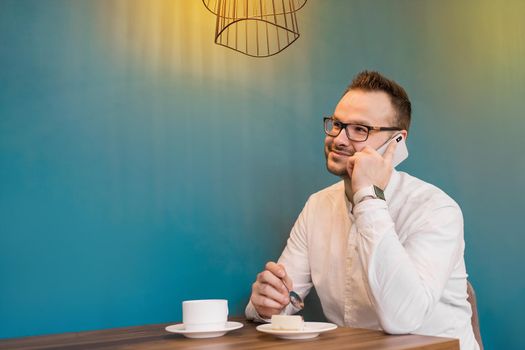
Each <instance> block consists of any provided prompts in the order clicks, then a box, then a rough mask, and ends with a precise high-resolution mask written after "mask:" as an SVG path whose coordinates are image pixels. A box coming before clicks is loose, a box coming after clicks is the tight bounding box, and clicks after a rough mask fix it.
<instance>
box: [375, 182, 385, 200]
mask: <svg viewBox="0 0 525 350" xmlns="http://www.w3.org/2000/svg"><path fill="white" fill-rule="evenodd" d="M374 192H375V194H376V196H377V198H379V199H382V200H385V193H384V192H383V190H382V189H380V188H379V187H377V186H376V185H374Z"/></svg>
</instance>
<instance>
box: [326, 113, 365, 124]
mask: <svg viewBox="0 0 525 350" xmlns="http://www.w3.org/2000/svg"><path fill="white" fill-rule="evenodd" d="M332 118H334V120H337V121H338V122H341V123H344V124H355V125H363V126H370V124H369V123H367V122H364V121H362V120H357V121H356V120H353V121H351V122H350V123H346V122H343V121H342V120H341V119H339V118H337V117H336V116H335V115H333V116H332Z"/></svg>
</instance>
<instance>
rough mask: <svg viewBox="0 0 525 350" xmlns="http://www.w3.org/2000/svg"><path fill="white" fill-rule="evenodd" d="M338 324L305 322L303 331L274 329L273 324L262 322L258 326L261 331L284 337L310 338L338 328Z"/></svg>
mask: <svg viewBox="0 0 525 350" xmlns="http://www.w3.org/2000/svg"><path fill="white" fill-rule="evenodd" d="M336 328H337V326H336V325H335V324H333V323H327V322H305V323H304V329H303V330H301V331H288V330H281V329H272V324H271V323H267V324H262V325H260V326H257V328H256V329H257V330H258V331H259V332H263V333H268V334H271V335H274V336H276V337H278V338H282V339H310V338H315V337H317V336H318V335H319V334H321V333H323V332H328V331H332V330H334V329H336Z"/></svg>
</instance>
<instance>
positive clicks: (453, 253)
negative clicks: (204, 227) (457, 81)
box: [246, 71, 479, 350]
mask: <svg viewBox="0 0 525 350" xmlns="http://www.w3.org/2000/svg"><path fill="white" fill-rule="evenodd" d="M410 118H411V104H410V101H409V98H408V96H407V94H406V92H405V90H404V89H403V88H402V87H401V86H399V85H398V84H397V83H395V82H394V81H392V80H389V79H387V78H385V77H383V76H382V75H381V74H379V73H377V72H368V71H364V72H361V73H359V74H358V75H357V76H356V77H355V78H354V80H353V81H352V84H351V85H350V86H349V87H348V88H347V90H346V91H345V94H344V96H343V97H342V99H341V101H339V103H338V104H337V106H336V108H335V112H334V115H333V116H331V117H329V118H325V132H326V138H325V147H324V150H325V155H326V167H327V168H328V171H330V172H331V173H333V174H334V175H337V176H340V177H341V178H342V181H341V182H339V183H336V184H335V185H332V186H330V187H328V188H325V189H324V190H322V191H320V192H317V193H315V194H313V195H312V196H311V197H310V198H309V199H308V201H307V203H306V205H305V207H304V209H303V210H302V212H301V214H300V215H299V217H298V219H297V221H296V223H295V225H294V227H293V229H292V231H291V233H290V238H289V239H288V242H287V245H286V248H285V249H284V251H283V253H282V255H281V257H280V258H279V262H278V263H274V262H268V263H267V264H266V268H265V270H264V271H263V272H261V273H260V274H258V275H257V279H256V281H255V283H254V284H253V286H252V294H251V297H250V303H249V304H248V306H247V307H246V316H247V317H248V318H249V319H254V320H258V321H268V319H269V318H270V317H271V316H272V315H275V314H289V313H294V312H297V311H298V310H297V309H295V308H294V307H293V306H292V305H291V304H289V297H288V289H289V290H292V289H293V290H294V291H296V292H298V294H299V295H301V296H302V297H303V298H304V297H305V296H306V295H307V294H308V292H309V291H310V288H311V287H312V286H314V287H315V289H316V291H317V294H318V295H319V299H320V301H321V305H322V307H323V312H324V314H325V316H326V318H327V319H329V320H330V321H332V322H334V323H336V324H338V325H340V326H351V327H360V328H371V329H382V330H384V331H385V332H388V333H391V334H403V333H415V334H423V335H434V336H443V337H452V338H459V339H460V344H461V349H463V350H474V349H479V347H478V344H477V343H476V340H475V338H474V334H473V331H472V327H471V323H470V318H471V308H470V304H469V303H468V301H467V284H466V283H467V282H466V278H467V274H466V271H465V263H464V258H463V251H464V240H463V217H462V214H461V210H460V208H459V206H458V205H457V204H456V202H454V201H453V200H452V199H451V198H450V197H449V196H447V195H446V194H445V193H444V192H443V191H441V190H439V189H438V188H436V187H435V186H433V185H430V184H428V183H425V182H423V181H421V180H419V179H417V178H415V177H413V176H410V175H408V174H406V173H403V172H398V171H396V170H395V169H393V167H392V158H393V155H394V152H395V149H396V146H397V145H396V142H391V143H390V144H389V145H388V148H387V150H386V152H385V153H384V155H383V156H381V155H380V154H379V153H378V152H377V151H376V150H377V149H378V148H379V147H381V146H382V145H383V144H385V143H386V142H388V141H389V140H390V139H391V138H392V137H393V136H395V135H397V134H402V135H403V136H404V137H406V136H407V133H408V129H409V125H410Z"/></svg>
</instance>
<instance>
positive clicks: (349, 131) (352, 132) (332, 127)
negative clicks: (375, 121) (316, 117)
mask: <svg viewBox="0 0 525 350" xmlns="http://www.w3.org/2000/svg"><path fill="white" fill-rule="evenodd" d="M323 120H324V132H325V133H326V135H328V136H332V137H337V136H338V135H339V134H340V133H341V130H343V129H345V132H346V137H348V139H349V140H351V141H355V142H363V141H366V140H367V139H368V135H369V134H370V131H371V130H374V131H394V130H397V131H399V130H401V129H400V128H394V127H388V126H369V125H361V124H346V123H342V122H340V121H339V120H335V119H334V117H326V118H323Z"/></svg>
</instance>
